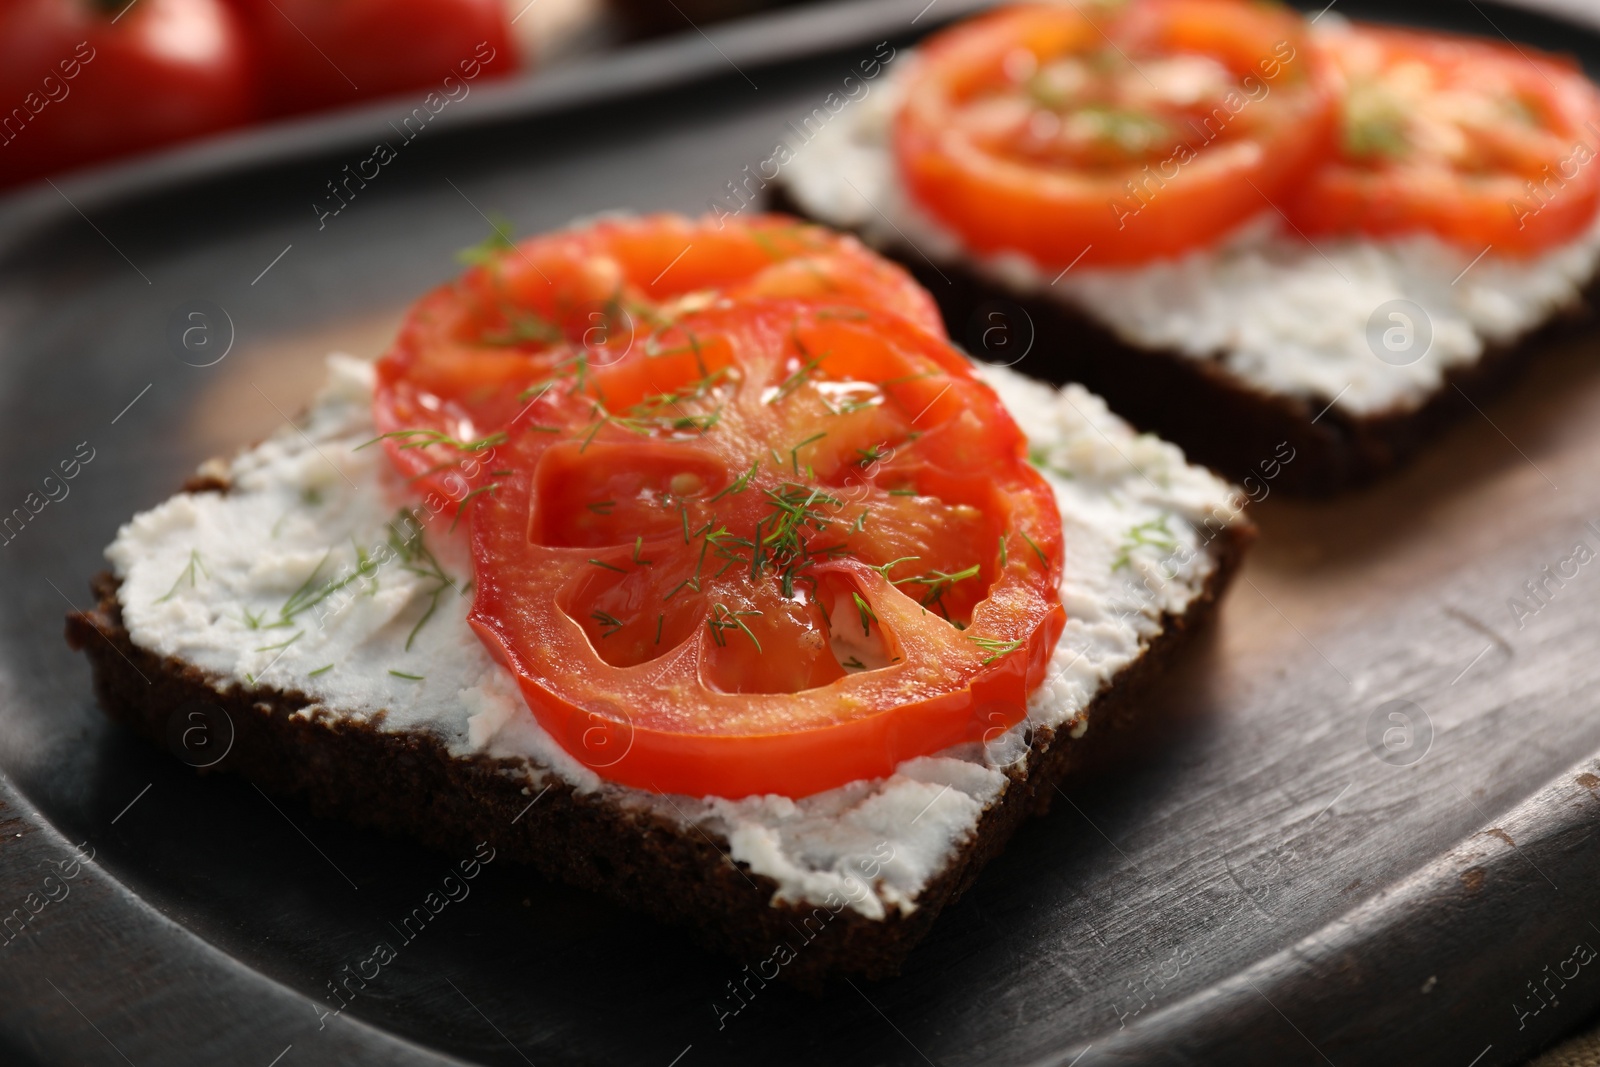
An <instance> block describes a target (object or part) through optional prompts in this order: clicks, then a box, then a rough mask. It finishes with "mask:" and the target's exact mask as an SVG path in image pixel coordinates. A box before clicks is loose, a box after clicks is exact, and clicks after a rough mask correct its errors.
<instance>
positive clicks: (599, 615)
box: [589, 609, 627, 637]
mask: <svg viewBox="0 0 1600 1067" xmlns="http://www.w3.org/2000/svg"><path fill="white" fill-rule="evenodd" d="M589 618H591V619H593V620H594V621H595V622H597V623H599V624H600V625H601V626H604V627H605V629H604V630H603V631H602V632H601V634H600V636H601V637H610V636H611V635H612V634H614V633H616V632H617V631H618V630H620V629H622V628H623V627H624V626H626V625H627V624H626V623H624V622H623V621H622V620H621V619H619V618H617V617H616V616H615V615H610V614H607V613H606V612H604V611H600V610H599V609H596V610H594V611H592V612H590V613H589Z"/></svg>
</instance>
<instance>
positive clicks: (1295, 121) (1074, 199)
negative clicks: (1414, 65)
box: [894, 0, 1334, 269]
mask: <svg viewBox="0 0 1600 1067" xmlns="http://www.w3.org/2000/svg"><path fill="white" fill-rule="evenodd" d="M1086 6H1087V5H1075V4H1074V5H1054V4H1051V5H1042V4H1041V5H1035V4H1030V5H1023V6H1017V7H1010V8H1005V9H1002V10H1000V11H997V12H994V13H992V14H990V15H987V16H983V17H980V18H977V19H973V20H971V21H969V22H966V23H963V24H961V25H959V26H956V27H954V28H952V29H950V30H946V31H945V32H943V33H941V34H937V35H935V36H934V37H933V38H931V39H930V40H929V41H928V42H927V44H926V45H925V46H924V47H923V49H922V54H921V55H920V56H919V58H918V60H917V66H916V68H915V70H914V72H913V73H912V74H910V75H909V84H908V85H907V87H906V96H905V103H904V104H903V105H902V107H901V109H900V111H899V113H898V114H897V116H896V119H895V127H894V148H895V155H896V160H897V165H898V167H899V172H900V174H901V177H902V179H903V181H904V182H905V185H906V187H907V189H908V190H909V191H910V193H911V195H912V197H913V199H915V200H916V201H917V202H918V203H919V204H920V205H921V206H922V207H923V208H924V209H926V210H927V211H928V212H930V213H931V214H932V215H933V216H934V217H935V218H936V219H938V220H939V221H941V222H943V223H944V224H945V225H947V226H949V227H950V228H952V229H953V230H955V231H956V233H957V234H959V235H960V236H961V238H962V239H963V241H964V243H965V244H966V245H967V246H968V247H969V248H970V249H972V250H973V251H975V252H979V253H997V252H1021V253H1023V254H1025V255H1027V256H1028V257H1030V258H1031V259H1032V260H1034V261H1035V262H1036V263H1037V264H1038V265H1040V266H1041V267H1044V268H1046V269H1057V268H1063V267H1066V266H1068V265H1069V264H1073V263H1077V262H1080V261H1081V262H1083V263H1086V264H1111V265H1120V264H1134V263H1141V262H1145V261H1147V260H1150V259H1154V258H1160V257H1163V256H1172V255H1177V254H1179V253H1182V252H1185V251H1187V250H1189V249H1191V248H1194V247H1198V246H1202V245H1205V244H1208V243H1210V242H1212V241H1214V240H1216V239H1217V238H1218V237H1220V236H1222V235H1223V234H1225V233H1227V232H1228V231H1229V230H1232V229H1233V228H1235V227H1237V226H1238V225H1239V224H1240V223H1242V222H1244V221H1245V220H1246V219H1248V218H1250V217H1252V216H1254V215H1256V214H1258V213H1259V212H1261V211H1262V210H1263V209H1264V208H1266V207H1267V202H1268V201H1270V200H1272V199H1274V198H1277V197H1279V196H1281V195H1283V194H1284V193H1285V192H1286V191H1288V190H1289V189H1290V188H1292V186H1293V185H1294V184H1295V183H1296V182H1297V181H1299V180H1300V179H1301V178H1302V177H1303V176H1304V175H1305V174H1306V173H1307V172H1308V171H1309V170H1310V169H1311V168H1313V167H1314V166H1316V165H1317V163H1319V162H1320V161H1321V159H1322V158H1324V157H1325V155H1326V154H1327V152H1328V151H1329V149H1330V148H1331V137H1332V133H1333V97H1332V92H1333V87H1334V82H1333V80H1332V78H1331V76H1330V72H1329V69H1328V67H1327V65H1326V63H1325V62H1323V61H1322V60H1321V58H1320V57H1319V56H1318V54H1317V53H1316V52H1315V51H1314V50H1313V49H1312V48H1311V47H1310V46H1309V42H1308V34H1307V32H1306V27H1305V25H1304V23H1303V22H1302V21H1301V19H1300V18H1299V16H1298V15H1296V14H1294V13H1293V12H1291V11H1289V10H1288V9H1286V8H1281V7H1278V6H1276V5H1273V4H1267V3H1259V2H1245V0H1134V2H1132V3H1129V4H1127V5H1125V6H1123V7H1122V8H1120V9H1119V10H1117V11H1116V12H1114V13H1111V14H1106V15H1099V16H1092V15H1091V14H1089V13H1086V11H1085V7H1086Z"/></svg>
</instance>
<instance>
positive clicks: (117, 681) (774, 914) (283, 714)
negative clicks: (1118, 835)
mask: <svg viewBox="0 0 1600 1067" xmlns="http://www.w3.org/2000/svg"><path fill="white" fill-rule="evenodd" d="M204 488H208V489H209V488H213V487H212V486H209V485H208V486H205V487H204ZM1254 536H1255V529H1254V527H1253V526H1252V525H1251V524H1250V523H1249V522H1248V520H1246V519H1243V518H1240V519H1238V520H1236V521H1235V522H1234V523H1233V524H1232V525H1230V526H1228V527H1224V528H1222V530H1221V531H1220V532H1219V533H1217V534H1216V536H1215V537H1214V538H1213V539H1212V540H1211V542H1210V543H1209V544H1208V546H1207V548H1206V551H1207V552H1208V553H1209V554H1210V556H1211V558H1212V560H1213V561H1214V563H1215V567H1214V569H1213V571H1212V573H1211V575H1210V577H1209V578H1208V580H1207V582H1206V584H1205V587H1204V589H1203V591H1202V592H1201V593H1200V595H1198V596H1197V597H1196V598H1195V599H1194V600H1193V601H1192V602H1191V603H1190V604H1189V606H1188V608H1187V610H1186V611H1185V612H1184V613H1183V614H1181V615H1172V614H1168V615H1166V616H1165V617H1164V618H1163V619H1162V627H1161V632H1160V633H1159V634H1158V635H1157V636H1156V637H1155V638H1154V639H1153V640H1152V641H1151V642H1150V643H1149V645H1148V646H1147V647H1146V649H1145V650H1144V652H1143V654H1142V655H1141V656H1140V657H1139V658H1138V659H1137V660H1135V661H1134V662H1133V663H1131V664H1130V665H1128V666H1127V667H1125V668H1124V669H1123V670H1122V671H1120V672H1119V673H1118V674H1117V675H1116V676H1115V677H1114V678H1113V679H1112V680H1111V682H1110V683H1109V684H1108V685H1107V686H1106V687H1105V688H1104V689H1102V691H1101V692H1100V693H1099V695H1098V696H1096V697H1095V698H1094V700H1093V701H1092V702H1091V704H1090V706H1089V709H1088V716H1089V721H1090V723H1091V724H1092V728H1091V729H1090V730H1089V731H1088V732H1087V733H1086V734H1085V735H1084V736H1083V737H1082V738H1079V739H1068V738H1066V737H1063V736H1060V735H1056V734H1053V733H1052V732H1051V731H1048V730H1042V731H1038V732H1037V733H1036V735H1035V736H1034V737H1033V738H1032V743H1031V746H1030V749H1029V753H1028V756H1027V759H1026V760H1025V761H1023V763H1022V764H1021V766H1020V767H1019V768H1018V769H1016V770H1014V771H1013V772H1011V773H1012V782H1011V784H1010V785H1009V787H1008V788H1007V790H1006V791H1005V793H1004V794H1003V795H1002V796H1001V797H1000V798H999V799H998V800H996V801H995V802H994V803H993V804H991V805H990V807H989V808H988V810H987V811H986V812H985V813H984V815H983V816H982V818H981V821H980V823H979V826H978V828H977V831H976V833H975V834H974V835H973V837H972V838H971V839H970V840H969V841H968V842H966V844H965V845H963V846H962V847H961V848H960V850H959V851H958V852H957V854H956V855H955V857H954V858H953V859H952V861H951V862H950V864H949V865H948V866H947V867H946V868H945V869H944V870H943V871H942V872H940V873H939V874H938V875H937V876H935V877H934V878H933V879H932V880H931V881H930V883H929V884H928V885H927V886H926V887H925V888H924V889H923V891H922V893H921V894H920V895H919V897H918V898H917V905H918V906H917V907H916V908H915V910H913V911H912V912H911V913H910V914H905V913H903V912H901V911H899V910H898V909H891V911H890V913H889V915H888V916H887V917H886V918H884V919H882V920H873V919H869V918H866V917H865V916H862V915H860V914H859V913H857V912H855V911H854V910H852V909H850V908H843V910H840V911H838V912H837V913H835V914H832V915H830V914H829V910H828V909H827V908H820V909H819V908H817V907H815V906H812V905H794V904H775V903H773V902H772V896H773V893H774V892H775V891H776V889H777V884H776V883H775V882H773V881H772V880H771V879H769V878H767V877H765V876H763V875H759V874H756V873H754V872H751V871H749V870H746V869H744V868H741V867H739V866H737V865H736V864H735V863H734V861H733V860H732V859H730V858H729V856H728V847H729V846H728V843H727V841H725V840H722V839H720V838H718V837H715V836H713V835H709V834H708V833H706V832H703V831H701V830H700V829H698V828H692V827H686V826H683V825H680V824H675V823H673V822H671V821H670V820H668V819H666V818H663V817H661V816H659V815H656V814H653V813H649V812H644V811H639V810H628V809H624V808H623V807H621V806H619V805H617V804H615V803H614V802H610V801H608V800H606V799H605V798H604V797H603V796H601V795H598V794H583V793H580V792H577V791H576V790H574V789H573V788H572V787H571V786H569V785H567V784H566V783H563V782H561V781H560V780H559V779H552V783H553V784H552V785H551V787H550V788H549V789H548V790H547V791H546V792H545V793H544V794H543V795H541V796H539V797H538V802H537V803H534V804H532V805H531V806H530V803H529V802H530V801H531V800H533V799H534V796H535V793H534V792H533V791H532V790H530V789H529V788H528V786H527V779H526V777H525V775H524V773H523V770H524V767H523V764H522V762H521V761H520V760H512V759H495V758H490V757H487V756H474V757H469V758H460V757H455V756H452V755H451V754H450V753H449V752H448V751H447V749H446V746H445V744H444V742H443V741H442V740H441V739H440V738H438V737H437V736H435V735H434V734H432V733H429V732H423V731H412V732H395V733H391V732H385V731H383V730H382V729H381V726H377V725H373V724H371V723H367V722H353V721H349V720H341V719H339V718H337V717H335V716H332V715H330V714H328V713H327V712H326V711H325V710H324V709H321V708H319V707H317V706H316V702H315V701H314V700H313V699H312V698H311V697H309V696H307V695H306V694H304V693H300V692H296V691H292V690H291V691H283V690H274V689H267V688H259V689H255V690H246V689H244V688H242V687H238V686H231V687H224V686H222V685H221V684H220V683H219V682H218V680H217V679H215V678H213V677H211V676H208V675H207V674H206V673H205V672H204V671H202V670H200V669H199V668H197V667H195V666H194V665H193V664H190V663H186V662H184V661H182V660H180V659H176V658H173V657H169V656H161V655H157V654H155V653H153V652H150V651H148V650H146V649H144V648H141V647H139V646H138V645H137V644H135V643H134V642H133V640H132V638H131V636H130V635H129V633H128V630H127V628H126V626H125V625H124V623H123V619H122V606H121V603H120V601H119V599H118V588H119V582H118V580H117V579H116V578H115V577H114V576H113V575H111V574H101V575H99V576H98V577H97V578H95V579H94V581H93V583H92V587H93V590H94V595H95V600H96V605H95V607H94V608H93V609H91V610H88V611H83V612H74V613H72V614H70V615H69V616H68V617H67V624H66V638H67V642H68V643H69V644H70V645H71V646H72V647H73V648H74V649H77V650H80V651H82V652H84V653H85V654H86V655H87V656H88V658H89V662H90V664H91V666H92V668H93V674H94V688H95V694H96V696H97V698H98V700H99V702H100V705H101V707H102V708H103V709H104V710H105V712H106V713H107V715H109V716H110V717H111V718H112V719H114V720H116V721H118V722H121V723H124V724H126V725H127V726H129V727H131V728H133V729H134V730H135V731H137V732H138V733H140V734H143V735H144V736H146V737H147V738H150V739H151V740H153V741H155V742H156V743H157V744H162V745H165V744H166V743H167V741H168V737H169V732H168V731H169V728H170V725H171V722H172V720H173V717H174V715H175V714H176V713H178V712H179V710H180V709H183V708H185V707H186V706H192V705H193V704H194V703H195V702H201V703H205V704H213V705H216V706H218V707H221V708H222V709H223V710H224V711H226V713H227V715H228V718H229V719H230V720H231V722H232V726H233V731H234V736H233V743H232V746H231V748H230V749H229V750H228V753H227V755H226V756H225V757H224V758H223V759H222V760H220V761H219V762H218V763H217V764H216V765H215V766H213V767H209V768H206V771H207V772H210V771H226V772H231V773H235V774H238V775H241V776H242V777H244V778H247V779H248V780H250V781H251V782H254V783H255V784H256V785H257V786H259V787H260V788H261V789H263V790H264V791H266V792H268V793H272V794H276V795H279V796H287V797H294V798H298V799H299V800H302V801H304V802H305V803H307V804H308V805H309V807H310V808H311V810H312V812H313V813H315V814H316V815H318V816H321V817H325V818H334V819H341V820H345V821H348V822H352V823H356V824H359V825H363V826H368V827H372V828H376V829H379V830H382V831H385V832H387V833H391V834H397V835H403V836H408V837H412V838H415V839H417V840H419V841H421V842H423V843H425V844H427V845H430V846H434V847H436V848H440V849H443V850H446V851H449V852H451V853H452V854H458V855H459V854H464V853H466V852H470V851H471V850H472V848H473V846H474V845H476V844H477V843H478V842H482V841H487V842H489V843H490V844H491V845H492V846H493V847H494V848H495V849H496V851H497V853H498V854H501V855H505V856H507V857H509V858H511V859H514V860H517V861H520V862H524V863H527V864H529V865H531V866H533V867H534V868H536V869H537V870H538V871H539V872H541V873H542V874H544V875H546V876H548V877H551V878H556V879H560V880H562V881H565V882H568V883H570V884H572V885H575V886H578V887H579V888H582V889H585V890H589V891H591V892H594V893H597V894H599V895H601V896H604V897H606V898H609V899H611V900H613V901H615V902H616V903H618V904H620V905H622V906H623V907H626V908H629V909H632V910H635V911H639V912H643V913H646V914H648V915H651V916H653V917H655V918H657V919H659V920H662V921H665V922H668V923H671V924H675V925H679V926H683V927H686V928H688V929H689V930H690V931H692V933H693V934H694V935H695V937H696V938H697V940H698V941H699V942H700V943H701V944H702V945H704V946H705V947H706V948H708V949H711V950H712V951H715V952H719V953H723V954H726V955H729V956H732V957H734V958H735V959H737V960H740V961H743V962H748V963H752V964H753V963H754V962H755V961H758V960H765V959H767V958H769V957H771V956H772V955H773V953H774V949H775V947H776V946H777V945H778V944H780V943H787V944H788V945H789V946H791V948H792V949H795V957H794V959H793V960H792V961H790V962H788V963H787V964H786V965H785V966H783V967H782V968H781V970H780V971H779V974H780V975H781V977H782V978H783V979H784V980H786V981H788V982H790V983H792V984H796V985H799V986H802V987H805V986H810V987H815V986H818V985H820V984H821V983H822V982H823V981H824V980H826V979H828V978H830V977H835V976H843V975H859V976H862V977H865V978H869V979H879V978H885V977H889V976H891V975H893V974H895V973H897V972H898V971H899V969H900V967H901V964H902V963H903V962H904V960H905V958H906V955H907V954H908V953H909V952H910V951H911V949H912V948H913V947H914V946H915V945H916V944H917V943H918V942H919V941H920V940H921V939H922V938H923V937H924V936H925V935H926V934H927V933H928V931H929V929H930V928H931V927H932V926H933V923H934V920H935V919H937V918H938V916H939V913H940V912H941V911H943V909H944V908H945V907H946V906H947V905H948V904H950V903H951V902H953V901H954V900H956V899H958V898H959V897H960V896H961V894H962V893H963V892H964V891H965V890H966V889H967V888H968V887H969V886H970V885H971V884H972V883H973V881H974V880H975V879H976V878H977V876H978V873H979V871H981V870H982V868H983V866H984V865H985V864H986V863H988V862H989V860H991V859H993V858H994V857H995V856H996V855H998V854H999V853H1000V851H1001V850H1002V849H1003V848H1004V847H1005V845H1006V843H1007V841H1008V840H1009V839H1010V837H1011V835H1012V833H1014V832H1015V830H1016V828H1017V827H1018V826H1019V825H1020V824H1021V823H1022V822H1023V820H1024V819H1026V818H1027V817H1028V816H1029V815H1032V814H1037V813H1042V812H1044V811H1045V810H1047V809H1048V808H1049V806H1050V800H1051V797H1052V796H1053V794H1054V788H1053V787H1054V786H1055V785H1057V784H1058V783H1059V782H1061V780H1062V779H1063V778H1065V777H1066V776H1067V775H1069V774H1071V773H1072V772H1074V771H1077V770H1079V769H1081V768H1083V767H1086V766H1090V765H1092V764H1094V763H1095V761H1096V759H1097V757H1098V755H1099V754H1100V753H1101V752H1102V750H1104V749H1106V748H1107V747H1108V745H1109V742H1110V741H1111V739H1112V736H1113V735H1114V734H1115V733H1116V732H1117V731H1118V729H1119V728H1121V727H1122V726H1123V725H1124V724H1125V723H1126V722H1128V721H1129V720H1130V719H1132V718H1133V716H1134V713H1135V711H1136V709H1137V707H1138V706H1139V702H1138V700H1137V697H1138V694H1139V693H1140V692H1141V691H1142V690H1143V689H1144V687H1145V686H1146V684H1147V682H1148V680H1149V679H1150V678H1152V677H1154V676H1156V675H1158V674H1159V673H1160V672H1161V671H1162V669H1163V668H1164V667H1165V666H1166V664H1167V663H1168V662H1169V661H1170V660H1171V659H1172V658H1173V657H1174V656H1175V655H1176V654H1177V653H1178V650H1179V649H1180V648H1181V647H1183V646H1184V645H1185V644H1187V643H1188V642H1189V640H1190V638H1191V636H1192V635H1193V634H1194V632H1195V631H1196V630H1197V629H1198V628H1200V627H1201V625H1202V624H1203V623H1204V622H1205V621H1206V620H1208V619H1209V618H1210V616H1211V615H1213V614H1214V613H1215V610H1216V606H1217V602H1218V599H1219V598H1220V597H1221V595H1222V593H1223V591H1224V590H1225V589H1226V588H1227V586H1228V583H1229V581H1230V580H1231V578H1232V576H1233V574H1234V573H1235V571H1236V570H1237V568H1238V566H1239V563H1240V561H1241V557H1242V555H1243V553H1244V550H1245V549H1246V547H1247V546H1248V545H1249V543H1250V542H1251V541H1252V540H1253V539H1254ZM808 918H810V919H811V920H812V921H811V923H809V924H808V923H806V921H805V920H806V919H808ZM819 926H820V927H821V931H820V932H816V931H815V928H816V927H819ZM807 932H811V933H812V937H810V938H808V937H806V936H805V934H806V933H807ZM802 943H803V944H804V947H799V946H800V945H801V944H802Z"/></svg>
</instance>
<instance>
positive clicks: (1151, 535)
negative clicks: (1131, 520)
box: [1111, 515, 1178, 574]
mask: <svg viewBox="0 0 1600 1067" xmlns="http://www.w3.org/2000/svg"><path fill="white" fill-rule="evenodd" d="M1167 518H1168V516H1166V515H1163V516H1161V517H1160V518H1159V519H1151V520H1150V521H1149V522H1141V523H1139V524H1138V525H1137V526H1132V527H1129V529H1128V531H1127V533H1125V534H1123V538H1122V544H1121V545H1120V546H1119V547H1118V548H1117V554H1116V557H1115V559H1114V560H1113V561H1112V563H1111V571H1112V573H1113V574H1114V573H1116V572H1117V571H1120V570H1122V569H1123V568H1125V567H1130V566H1132V565H1133V554H1134V553H1135V552H1137V551H1138V550H1139V549H1140V548H1141V547H1144V546H1149V547H1151V548H1155V549H1159V550H1160V551H1162V552H1172V551H1175V550H1176V549H1177V547H1178V542H1177V540H1176V539H1175V538H1174V537H1173V535H1172V531H1171V530H1170V529H1168V528H1167Z"/></svg>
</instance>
